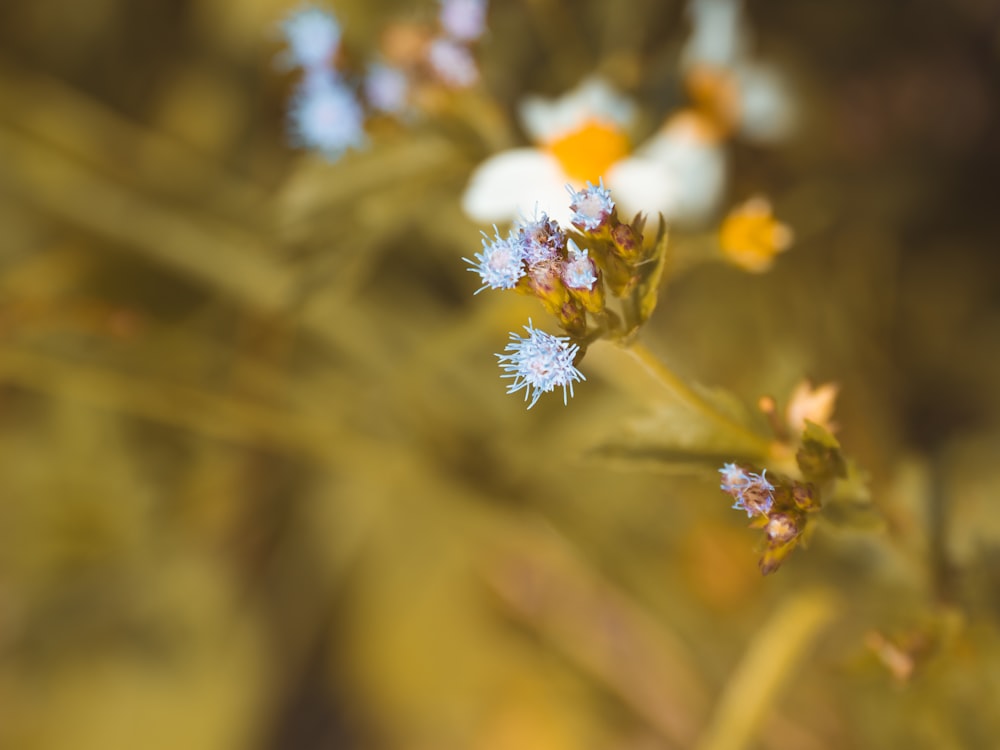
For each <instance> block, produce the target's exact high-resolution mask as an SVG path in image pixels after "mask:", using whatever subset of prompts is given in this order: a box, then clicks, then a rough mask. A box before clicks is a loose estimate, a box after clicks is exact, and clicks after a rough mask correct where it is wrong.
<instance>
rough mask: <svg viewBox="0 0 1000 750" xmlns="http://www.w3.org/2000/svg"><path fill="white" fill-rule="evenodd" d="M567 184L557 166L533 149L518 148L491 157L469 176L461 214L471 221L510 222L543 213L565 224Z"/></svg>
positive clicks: (567, 208)
mask: <svg viewBox="0 0 1000 750" xmlns="http://www.w3.org/2000/svg"><path fill="white" fill-rule="evenodd" d="M568 181H569V180H568V179H567V177H566V175H565V174H564V173H563V171H562V168H561V167H560V166H559V162H558V161H557V160H556V159H555V157H553V156H551V155H550V154H548V153H546V152H544V151H541V150H539V149H534V148H518V149H512V150H510V151H503V152H501V153H499V154H496V155H495V156H491V157H490V158H489V159H487V160H486V161H484V162H483V163H482V164H480V165H479V167H477V168H476V171H475V172H473V173H472V177H471V178H470V180H469V184H468V186H467V187H466V188H465V193H464V195H463V196H462V210H464V211H465V213H466V214H467V215H468V216H469V217H470V218H471V219H474V220H475V221H481V222H501V221H510V220H513V219H516V218H518V217H519V216H525V217H527V216H533V215H534V214H535V211H536V209H537V210H538V211H545V212H546V213H547V214H549V216H550V217H552V218H554V219H556V220H557V221H559V222H560V223H563V221H564V220H565V221H567V222H568V217H569V205H568V204H569V197H568V195H567V193H566V188H565V185H566V183H567V182H568Z"/></svg>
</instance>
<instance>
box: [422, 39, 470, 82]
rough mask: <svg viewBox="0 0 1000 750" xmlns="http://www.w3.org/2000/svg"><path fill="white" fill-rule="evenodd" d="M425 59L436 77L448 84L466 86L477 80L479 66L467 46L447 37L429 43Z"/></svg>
mask: <svg viewBox="0 0 1000 750" xmlns="http://www.w3.org/2000/svg"><path fill="white" fill-rule="evenodd" d="M427 61H428V62H429V63H430V66H431V68H432V69H433V70H434V73H435V74H436V75H437V77H438V78H440V79H441V81H442V82H443V83H445V84H446V85H448V86H452V87H454V88H459V89H461V88H467V87H469V86H471V85H472V84H474V83H475V82H476V81H478V80H479V68H477V67H476V61H475V59H473V57H472V53H471V52H469V48H468V47H466V46H465V45H463V44H460V43H459V42H456V41H454V40H452V39H448V38H447V37H442V38H439V39H435V40H434V41H433V42H432V43H431V46H430V49H429V50H428V53H427Z"/></svg>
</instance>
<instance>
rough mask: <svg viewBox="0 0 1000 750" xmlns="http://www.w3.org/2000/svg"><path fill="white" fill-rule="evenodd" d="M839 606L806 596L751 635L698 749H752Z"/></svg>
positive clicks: (825, 595)
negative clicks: (773, 709) (765, 723)
mask: <svg viewBox="0 0 1000 750" xmlns="http://www.w3.org/2000/svg"><path fill="white" fill-rule="evenodd" d="M839 609H840V602H839V601H838V599H837V597H836V596H835V595H834V594H832V593H831V592H828V591H823V590H816V591H806V592H803V593H801V594H797V595H795V596H794V597H793V598H792V599H791V600H789V601H787V602H786V603H785V604H784V605H783V606H782V607H781V608H780V609H779V610H778V611H777V612H776V613H775V614H774V615H773V616H772V617H771V619H770V620H768V622H766V623H765V624H764V626H763V627H762V628H761V629H760V631H759V632H758V633H757V635H756V637H755V638H754V640H753V642H752V643H751V644H750V647H749V648H748V649H747V652H746V654H744V656H743V660H742V661H741V662H740V664H739V665H737V667H736V671H735V672H734V673H733V675H732V677H731V678H730V680H729V683H728V684H727V685H726V688H725V690H724V691H723V693H722V697H721V698H720V700H719V703H718V705H717V706H716V709H715V716H714V717H713V719H712V721H711V723H710V724H709V726H708V729H707V731H706V732H705V734H704V736H703V737H702V738H701V741H700V742H699V743H698V745H697V747H698V750H742V748H745V747H748V746H751V745H753V744H754V740H755V739H756V735H757V733H758V731H759V729H760V727H761V725H762V724H763V723H764V720H765V719H766V718H767V715H768V712H769V711H770V709H771V708H772V706H773V705H774V703H775V701H777V699H778V698H779V697H780V694H781V691H782V689H783V688H784V687H785V686H786V685H787V683H788V681H789V680H790V679H791V677H792V676H793V675H794V674H795V671H796V670H797V669H798V668H799V666H800V664H801V663H802V660H803V659H804V658H805V656H806V655H807V654H808V651H809V649H810V648H811V647H812V646H813V645H814V644H815V642H816V640H817V639H818V638H819V636H820V634H821V633H822V631H823V629H824V628H825V627H826V626H827V625H828V624H829V623H830V622H831V621H832V620H833V619H834V618H835V617H836V616H837V613H838V611H839Z"/></svg>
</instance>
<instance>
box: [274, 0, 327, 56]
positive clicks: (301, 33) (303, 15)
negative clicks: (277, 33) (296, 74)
mask: <svg viewBox="0 0 1000 750" xmlns="http://www.w3.org/2000/svg"><path fill="white" fill-rule="evenodd" d="M281 30H282V33H284V35H285V40H286V41H287V42H288V55H287V56H288V59H289V62H290V63H291V64H292V65H298V66H300V67H302V68H306V69H316V68H320V67H323V66H325V65H327V64H329V62H330V60H331V59H333V56H334V55H335V54H336V52H337V48H338V47H339V46H340V24H339V23H337V19H336V18H334V17H333V14H332V13H330V12H329V11H325V10H323V9H321V8H315V7H306V8H302V9H301V10H297V11H295V12H294V13H293V14H292V15H291V16H289V17H288V18H287V19H286V20H285V21H284V22H283V23H282V24H281Z"/></svg>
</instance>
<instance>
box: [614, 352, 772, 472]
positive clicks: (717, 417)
mask: <svg viewBox="0 0 1000 750" xmlns="http://www.w3.org/2000/svg"><path fill="white" fill-rule="evenodd" d="M625 350H626V351H627V352H628V353H629V354H630V355H631V356H632V357H633V358H634V359H635V360H636V361H637V362H638V363H639V364H641V365H642V366H643V367H644V368H645V370H646V371H647V372H648V373H649V374H650V375H652V376H653V377H654V378H656V380H657V381H658V382H659V383H660V384H661V385H662V386H663V387H664V388H666V389H667V390H669V391H670V392H671V393H673V394H674V396H676V397H677V399H678V400H680V401H681V402H682V403H684V404H685V405H686V406H688V407H689V408H691V409H692V410H694V411H696V412H698V413H699V414H701V415H702V416H704V417H705V418H706V419H708V420H710V421H712V422H714V423H715V424H717V425H719V426H720V427H723V428H724V429H725V430H726V431H727V432H729V433H731V434H732V435H733V436H734V437H737V438H739V439H740V440H741V441H745V442H746V443H747V444H748V445H751V446H753V450H754V451H755V452H756V453H757V454H759V455H760V456H761V457H764V456H767V455H769V454H770V452H771V442H770V441H769V440H767V439H766V438H765V437H763V436H761V435H760V434H758V433H756V432H754V431H753V430H751V429H749V428H748V427H746V426H745V425H742V424H740V423H739V422H737V421H736V420H734V419H733V418H732V417H730V416H729V415H727V414H724V413H722V412H721V411H719V410H718V409H717V408H716V407H715V406H713V405H712V404H711V403H709V402H708V401H706V400H705V399H704V398H703V397H702V396H701V395H700V394H699V393H698V392H697V391H695V390H694V389H693V388H691V387H690V386H689V385H687V383H685V382H684V381H683V380H681V379H680V378H679V377H678V376H677V374H676V373H674V372H673V370H671V369H670V368H668V367H667V366H666V365H664V364H663V362H662V361H661V360H659V359H658V358H657V357H656V356H655V355H654V354H653V353H652V352H651V351H649V349H647V348H646V347H645V345H643V344H640V343H638V342H635V343H633V344H631V345H629V346H627V347H626V349H625Z"/></svg>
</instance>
